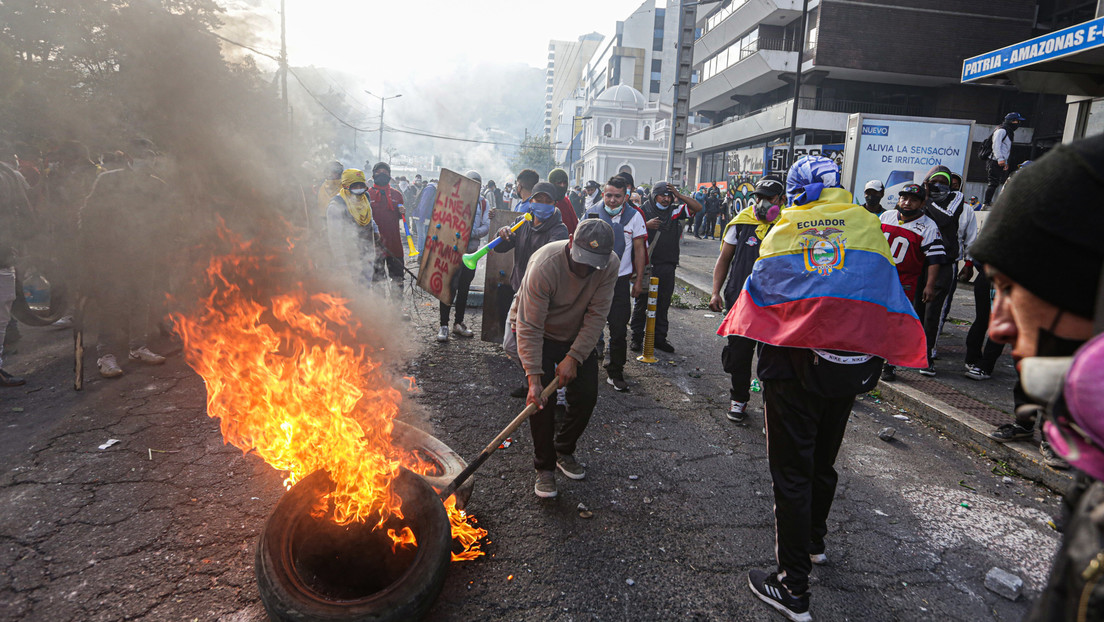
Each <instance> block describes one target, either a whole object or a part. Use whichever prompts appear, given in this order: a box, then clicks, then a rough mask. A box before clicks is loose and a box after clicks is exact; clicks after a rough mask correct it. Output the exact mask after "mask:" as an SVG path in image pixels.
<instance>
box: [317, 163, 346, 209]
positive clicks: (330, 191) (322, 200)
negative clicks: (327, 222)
mask: <svg viewBox="0 0 1104 622" xmlns="http://www.w3.org/2000/svg"><path fill="white" fill-rule="evenodd" d="M344 172H345V167H344V166H342V165H341V162H338V161H337V160H334V161H333V162H328V163H327V164H326V167H325V170H324V173H325V176H326V177H325V179H323V180H322V183H321V184H319V186H318V195H317V203H318V211H319V212H321V213H322V214H323V219H325V213H326V210H327V209H328V208H329V206H330V200H332V199H333V198H334V197H335V196H337V193H338V192H340V191H341V174H342V173H344Z"/></svg>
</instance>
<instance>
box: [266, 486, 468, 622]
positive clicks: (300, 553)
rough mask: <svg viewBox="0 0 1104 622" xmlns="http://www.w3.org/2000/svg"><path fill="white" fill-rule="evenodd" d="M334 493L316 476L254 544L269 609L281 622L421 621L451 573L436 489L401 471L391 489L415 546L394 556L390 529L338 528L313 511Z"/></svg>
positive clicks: (296, 489) (291, 496) (285, 502)
mask: <svg viewBox="0 0 1104 622" xmlns="http://www.w3.org/2000/svg"><path fill="white" fill-rule="evenodd" d="M332 489H333V483H332V482H331V481H330V478H329V475H328V474H327V473H326V472H325V471H316V472H315V473H312V474H311V475H309V476H307V477H306V478H304V479H303V480H302V481H300V482H299V483H297V484H296V485H295V486H293V487H292V488H291V490H289V491H288V492H287V494H285V495H284V496H283V498H281V499H280V502H279V503H278V504H276V508H275V510H273V512H272V515H271V516H270V517H269V518H268V521H267V522H266V523H265V527H264V531H263V532H261V537H260V540H259V541H258V543H257V558H256V573H257V587H258V589H259V591H260V593H261V600H262V602H263V603H264V607H265V610H266V611H267V612H268V615H269V617H270V618H271V619H272V620H276V621H279V622H307V621H308V620H313V621H323V622H344V621H352V620H364V621H372V622H391V621H395V622H398V621H401V620H418V619H421V618H422V616H424V615H425V613H426V611H428V610H429V608H430V607H431V606H432V605H433V601H434V600H435V599H436V598H437V595H438V594H439V593H440V591H441V587H442V585H443V584H444V581H445V574H446V572H447V570H448V565H449V561H450V553H451V546H452V535H451V531H450V527H449V519H448V516H447V515H446V514H445V509H444V506H443V505H441V501H440V499H438V498H437V495H436V493H434V491H433V488H432V487H430V486H429V485H428V484H427V483H426V482H425V480H423V479H422V478H420V477H418V476H417V475H415V474H414V473H412V472H410V471H408V470H406V469H401V470H400V473H399V476H398V477H397V478H396V479H395V481H394V490H395V492H396V494H398V495H399V497H401V498H402V511H403V514H404V516H405V518H404V519H403V520H401V521H400V520H392V521H389V524H388V525H387V526H386V527H391V526H392V525H390V522H394V523H395V525H394V527H400V528H401V527H402V526H406V527H409V528H410V529H411V530H412V531H413V532H414V535H415V537H416V538H417V542H418V543H417V547H416V548H413V549H409V548H401V547H400V548H398V549H397V551H396V552H393V551H392V542H391V539H390V538H389V537H388V536H387V535H386V528H384V529H375V530H373V529H372V526H371V523H373V522H374V521H371V520H369V521H368V522H367V523H355V524H351V525H345V526H341V525H337V524H336V523H334V522H333V521H332V520H329V519H328V518H322V519H315V518H313V517H312V516H311V509H312V507H313V506H314V505H316V502H317V500H318V498H319V497H320V496H321V495H323V494H325V493H327V492H329V491H330V490H332Z"/></svg>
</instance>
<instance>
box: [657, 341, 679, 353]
mask: <svg viewBox="0 0 1104 622" xmlns="http://www.w3.org/2000/svg"><path fill="white" fill-rule="evenodd" d="M655 349H656V350H659V351H661V352H666V353H668V354H674V352H675V346H673V345H671V343H670V342H669V341H667V340H666V339H664V340H663V341H657V342H656V344H655Z"/></svg>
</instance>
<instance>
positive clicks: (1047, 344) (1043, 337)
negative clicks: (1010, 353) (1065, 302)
mask: <svg viewBox="0 0 1104 622" xmlns="http://www.w3.org/2000/svg"><path fill="white" fill-rule="evenodd" d="M1063 313H1065V311H1059V312H1058V315H1056V316H1054V321H1053V322H1051V323H1050V328H1040V329H1039V339H1038V341H1037V342H1036V343H1035V356H1073V354H1074V353H1075V352H1077V349H1078V348H1080V347H1081V346H1083V345H1085V341H1084V340H1083V339H1067V338H1065V337H1059V336H1058V335H1055V334H1054V327H1055V326H1057V325H1058V320H1060V319H1062V314H1063Z"/></svg>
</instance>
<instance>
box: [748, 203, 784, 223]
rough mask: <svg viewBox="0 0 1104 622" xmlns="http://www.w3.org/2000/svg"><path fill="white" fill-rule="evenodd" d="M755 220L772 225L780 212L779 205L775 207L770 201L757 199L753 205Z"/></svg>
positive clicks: (780, 207)
mask: <svg viewBox="0 0 1104 622" xmlns="http://www.w3.org/2000/svg"><path fill="white" fill-rule="evenodd" d="M754 211H755V219H756V220H758V221H759V222H762V223H772V222H774V220H775V219H776V218H778V213H779V212H781V211H782V206H781V205H775V204H774V203H773V202H772V201H771V200H770V199H759V202H758V203H756V204H755V210H754Z"/></svg>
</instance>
